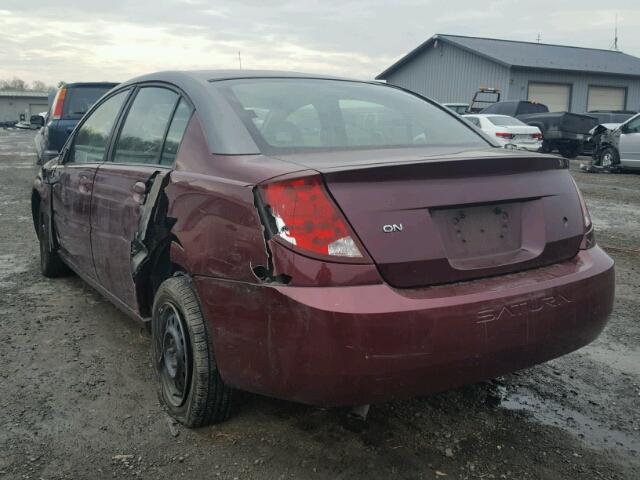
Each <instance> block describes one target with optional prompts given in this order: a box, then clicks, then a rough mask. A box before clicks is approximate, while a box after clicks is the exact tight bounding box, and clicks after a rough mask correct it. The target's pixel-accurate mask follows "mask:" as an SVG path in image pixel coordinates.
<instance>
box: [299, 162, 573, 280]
mask: <svg viewBox="0 0 640 480" xmlns="http://www.w3.org/2000/svg"><path fill="white" fill-rule="evenodd" d="M350 154H351V156H350V158H349V161H345V162H342V163H341V162H339V158H337V157H340V156H341V155H344V152H339V153H338V154H335V153H322V154H307V155H299V156H295V157H293V158H288V159H287V160H289V161H293V162H295V163H299V164H300V165H304V166H306V167H308V168H313V169H315V170H318V171H320V172H321V173H322V174H323V177H324V180H325V183H326V186H327V189H328V190H329V192H330V194H331V195H332V196H333V198H334V199H335V200H336V203H337V204H338V206H339V207H340V208H341V209H342V211H343V213H344V214H345V216H346V218H347V219H348V221H349V222H350V224H351V226H352V227H353V229H354V231H355V233H356V235H357V236H358V237H359V238H360V240H361V241H362V243H363V244H364V246H365V248H366V249H367V251H368V252H369V254H370V255H371V257H372V258H373V260H374V262H375V263H376V264H377V266H378V269H379V271H380V273H381V275H382V276H383V278H384V279H385V281H386V282H388V283H389V284H390V285H392V286H394V287H398V288H410V287H420V286H426V285H434V284H441V283H448V282H455V281H461V280H470V279H474V278H479V277H484V276H490V275H497V274H504V273H510V272H514V271H518V270H522V269H526V268H533V267H538V266H542V265H548V264H551V263H555V262H559V261H562V260H565V259H568V258H571V257H573V256H575V255H576V253H577V252H578V250H579V247H580V242H581V240H582V236H583V233H584V227H583V220H582V218H583V217H582V211H581V207H580V203H579V200H578V196H577V193H576V190H575V187H574V185H573V182H572V180H571V176H570V174H569V172H568V170H567V169H566V168H567V163H566V161H564V160H563V159H560V158H558V157H553V156H542V155H532V154H522V153H520V152H515V151H505V150H501V149H490V150H485V151H480V152H453V151H442V152H440V153H439V154H437V155H436V156H435V157H430V156H428V155H424V154H420V153H418V152H413V153H411V152H409V151H370V152H350ZM367 158H368V161H367V160H366V159H367ZM349 163H350V164H349Z"/></svg>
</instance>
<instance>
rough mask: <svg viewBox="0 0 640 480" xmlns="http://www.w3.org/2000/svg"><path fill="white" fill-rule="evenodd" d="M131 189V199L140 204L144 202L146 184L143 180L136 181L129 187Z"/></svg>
mask: <svg viewBox="0 0 640 480" xmlns="http://www.w3.org/2000/svg"><path fill="white" fill-rule="evenodd" d="M131 190H132V191H133V199H134V200H135V201H136V202H137V203H140V204H142V203H143V202H144V197H145V194H146V193H147V185H146V184H145V183H144V182H136V183H134V184H133V187H131Z"/></svg>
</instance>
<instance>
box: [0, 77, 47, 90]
mask: <svg viewBox="0 0 640 480" xmlns="http://www.w3.org/2000/svg"><path fill="white" fill-rule="evenodd" d="M55 89H56V87H54V86H53V85H47V84H46V83H44V82H42V81H40V80H34V81H33V82H32V83H31V85H29V84H28V83H27V82H25V81H24V80H22V79H21V78H16V77H14V78H13V79H12V80H0V90H18V91H21V92H24V91H27V90H33V91H37V92H48V91H50V90H55Z"/></svg>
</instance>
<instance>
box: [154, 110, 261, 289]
mask: <svg viewBox="0 0 640 480" xmlns="http://www.w3.org/2000/svg"><path fill="white" fill-rule="evenodd" d="M237 161H238V163H240V162H241V160H240V159H238V160H237ZM224 164H225V162H224V160H220V161H216V159H215V158H214V157H213V155H212V154H211V150H210V148H209V146H208V144H207V141H206V139H205V136H204V134H203V131H202V127H201V124H200V120H199V118H198V116H197V115H194V117H193V118H192V120H191V121H190V123H189V126H188V127H187V130H186V132H185V136H184V139H183V141H182V145H181V146H180V150H179V152H178V155H177V157H176V167H175V170H174V171H173V172H172V174H171V181H170V183H169V185H168V186H167V188H166V194H167V197H168V199H169V212H168V215H169V216H170V217H172V218H175V219H176V223H175V225H174V226H173V228H172V233H173V234H174V236H175V238H176V239H177V242H178V244H179V246H180V248H178V249H175V250H174V251H175V252H176V253H177V252H180V253H179V257H180V258H179V260H178V259H177V258H175V259H174V261H178V263H180V266H181V267H182V268H184V269H186V270H187V272H188V273H189V274H191V275H205V276H210V277H216V278H225V279H233V280H237V281H245V282H255V281H256V277H255V276H254V274H253V271H252V268H253V267H255V266H257V265H264V266H266V265H267V262H268V256H267V253H266V247H265V243H264V236H263V233H262V225H261V223H260V219H259V217H258V213H257V210H256V209H255V207H254V204H253V190H252V185H251V182H247V180H246V179H245V180H242V179H238V178H237V177H238V176H241V175H236V174H234V171H233V169H230V170H229V169H225V168H223V165H224ZM234 177H235V178H234Z"/></svg>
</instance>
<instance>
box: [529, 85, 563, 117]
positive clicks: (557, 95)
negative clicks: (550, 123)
mask: <svg viewBox="0 0 640 480" xmlns="http://www.w3.org/2000/svg"><path fill="white" fill-rule="evenodd" d="M570 96H571V86H570V85H558V84H557V83H530V84H529V101H530V102H538V103H543V104H545V105H546V106H547V107H548V108H549V111H550V112H568V111H569V98H570Z"/></svg>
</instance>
